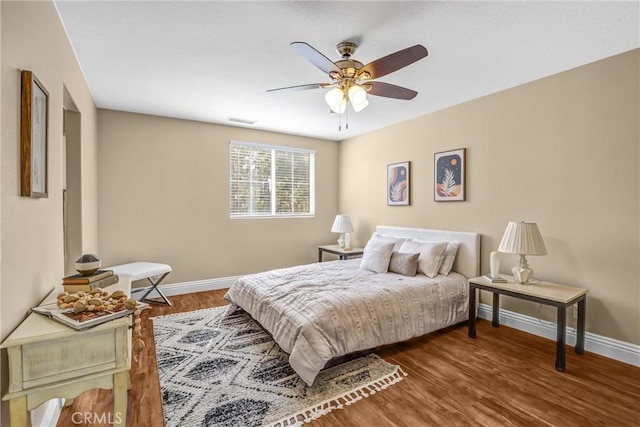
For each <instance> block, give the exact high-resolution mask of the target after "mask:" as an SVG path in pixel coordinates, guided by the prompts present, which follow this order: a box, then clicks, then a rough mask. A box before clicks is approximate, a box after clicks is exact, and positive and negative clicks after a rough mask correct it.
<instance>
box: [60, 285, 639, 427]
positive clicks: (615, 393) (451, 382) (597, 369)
mask: <svg viewBox="0 0 640 427" xmlns="http://www.w3.org/2000/svg"><path fill="white" fill-rule="evenodd" d="M224 293H225V291H223V290H222V291H210V292H201V293H197V294H190V295H181V296H173V297H171V300H172V302H173V304H174V305H173V307H163V306H159V305H153V306H152V308H151V309H149V310H146V311H145V312H144V314H143V336H144V340H145V342H146V344H147V347H146V348H145V350H144V351H143V352H142V353H141V354H140V355H139V356H138V361H137V362H135V361H134V362H133V366H132V369H131V384H132V385H131V390H130V392H129V412H128V417H127V418H128V425H129V426H132V427H138V426H139V427H160V426H162V425H163V416H162V406H161V398H160V386H159V380H158V373H157V370H156V358H155V350H154V344H153V330H152V324H151V321H150V320H149V317H153V316H159V315H164V314H170V313H177V312H182V311H192V310H197V309H200V308H207V307H213V306H219V305H224V304H225V303H226V301H225V300H224V299H223V295H224ZM477 331H478V338H477V339H475V340H473V339H470V338H469V337H468V336H467V328H466V325H460V326H455V327H451V328H449V329H447V330H445V331H441V332H435V333H432V334H429V335H426V336H424V337H420V338H416V339H413V340H411V341H408V342H406V343H401V344H397V345H393V346H388V347H385V348H383V349H381V350H379V351H377V353H378V355H379V356H381V357H383V358H384V359H385V360H387V361H388V362H391V363H394V364H398V365H400V366H401V367H402V369H403V370H404V371H405V372H406V373H407V374H408V376H407V377H405V379H404V380H403V381H401V382H399V383H397V384H395V385H393V386H391V387H389V388H388V389H386V390H384V391H383V392H382V393H376V394H374V395H371V396H370V397H368V398H366V399H363V400H361V401H359V402H357V403H355V404H354V405H351V406H347V407H345V409H343V410H335V411H333V412H332V413H330V414H328V415H325V416H323V417H321V418H320V419H318V420H316V421H314V422H313V423H311V424H308V425H309V426H310V427H329V426H331V427H334V426H341V427H350V426H353V427H356V426H357V427H360V426H407V427H409V426H411V427H416V426H508V425H516V426H545V425H546V426H562V427H569V426H580V427H584V426H596V425H598V426H602V425H607V426H640V368H636V367H633V366H631V365H627V364H624V363H620V362H616V361H614V360H612V359H608V358H605V357H602V356H598V355H596V354H592V353H589V352H585V354H584V355H582V356H578V355H576V354H575V353H574V352H573V348H570V347H567V370H566V372H564V373H561V372H558V371H556V370H555V369H554V361H555V342H554V341H551V340H547V339H544V338H540V337H537V336H534V335H530V334H526V333H524V332H521V331H518V330H516V329H512V328H508V327H504V326H501V327H500V328H493V327H492V326H491V323H490V322H488V321H484V320H480V321H479V322H478V324H477ZM110 410H111V392H110V391H107V390H90V391H87V392H85V393H83V394H82V395H80V396H79V397H77V398H76V399H75V400H74V403H73V405H72V406H70V407H68V408H65V409H64V410H63V413H62V416H61V417H60V421H59V422H58V426H60V427H72V426H74V427H77V426H98V425H100V424H97V423H95V420H96V418H94V419H93V422H92V423H87V424H82V423H80V424H78V423H74V422H73V419H75V420H76V421H77V420H79V419H81V417H80V416H78V415H76V416H75V418H74V417H72V415H73V414H74V413H77V412H79V413H82V414H85V413H90V414H91V413H96V414H104V413H106V412H109V411H110ZM72 418H73V419H72ZM106 425H108V424H106ZM184 427H189V426H184Z"/></svg>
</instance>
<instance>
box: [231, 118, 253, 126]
mask: <svg viewBox="0 0 640 427" xmlns="http://www.w3.org/2000/svg"><path fill="white" fill-rule="evenodd" d="M227 121H228V122H230V123H238V124H241V125H252V124H254V123H255V122H256V121H255V120H247V119H239V118H237V117H227Z"/></svg>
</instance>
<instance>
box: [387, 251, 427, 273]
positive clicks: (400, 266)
mask: <svg viewBox="0 0 640 427" xmlns="http://www.w3.org/2000/svg"><path fill="white" fill-rule="evenodd" d="M418 258H420V254H405V253H401V252H393V253H392V254H391V261H390V262H389V271H390V272H392V273H398V274H402V275H403V276H409V277H413V276H415V275H416V272H417V271H418Z"/></svg>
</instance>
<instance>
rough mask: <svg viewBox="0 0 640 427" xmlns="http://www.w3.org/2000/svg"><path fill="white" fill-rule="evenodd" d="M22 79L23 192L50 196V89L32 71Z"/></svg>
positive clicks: (28, 195) (29, 194)
mask: <svg viewBox="0 0 640 427" xmlns="http://www.w3.org/2000/svg"><path fill="white" fill-rule="evenodd" d="M21 80H22V94H21V100H20V104H21V105H20V195H22V196H26V197H47V196H48V179H47V175H48V172H49V171H48V159H47V157H48V155H47V153H48V123H49V92H47V90H46V89H45V87H44V86H43V85H42V83H40V81H39V80H38V79H37V78H36V76H35V75H34V74H33V73H32V72H31V71H22V73H21Z"/></svg>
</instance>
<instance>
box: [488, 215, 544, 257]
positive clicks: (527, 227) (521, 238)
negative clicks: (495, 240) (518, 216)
mask: <svg viewBox="0 0 640 427" xmlns="http://www.w3.org/2000/svg"><path fill="white" fill-rule="evenodd" d="M498 252H504V253H508V254H518V255H546V254H547V248H545V246H544V241H543V240H542V235H541V234H540V230H538V226H537V225H536V223H535V222H517V221H511V222H509V224H508V225H507V229H506V230H505V232H504V236H502V241H501V242H500V246H499V247H498Z"/></svg>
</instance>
